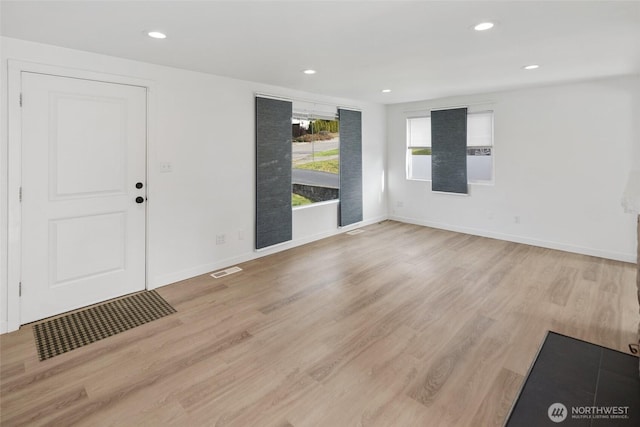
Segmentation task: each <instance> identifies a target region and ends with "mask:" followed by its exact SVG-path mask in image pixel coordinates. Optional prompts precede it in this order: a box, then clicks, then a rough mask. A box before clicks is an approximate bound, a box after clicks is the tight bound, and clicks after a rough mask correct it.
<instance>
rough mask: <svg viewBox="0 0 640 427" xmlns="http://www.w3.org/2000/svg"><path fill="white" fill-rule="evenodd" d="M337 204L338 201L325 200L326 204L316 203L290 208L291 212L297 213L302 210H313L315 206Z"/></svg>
mask: <svg viewBox="0 0 640 427" xmlns="http://www.w3.org/2000/svg"><path fill="white" fill-rule="evenodd" d="M338 203H340V199H334V200H327V201H326V202H316V203H311V204H310V205H302V206H292V207H291V210H294V211H299V210H303V209H310V208H315V207H317V206H326V205H337V204H338Z"/></svg>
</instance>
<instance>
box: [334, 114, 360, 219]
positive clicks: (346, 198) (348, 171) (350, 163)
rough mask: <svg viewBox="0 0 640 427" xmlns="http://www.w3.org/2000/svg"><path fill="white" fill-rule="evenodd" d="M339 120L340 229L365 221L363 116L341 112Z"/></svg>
mask: <svg viewBox="0 0 640 427" xmlns="http://www.w3.org/2000/svg"><path fill="white" fill-rule="evenodd" d="M338 114H339V117H340V212H339V219H338V225H339V226H340V227H344V226H346V225H349V224H354V223H356V222H360V221H362V113H361V112H360V111H352V110H342V109H339V110H338Z"/></svg>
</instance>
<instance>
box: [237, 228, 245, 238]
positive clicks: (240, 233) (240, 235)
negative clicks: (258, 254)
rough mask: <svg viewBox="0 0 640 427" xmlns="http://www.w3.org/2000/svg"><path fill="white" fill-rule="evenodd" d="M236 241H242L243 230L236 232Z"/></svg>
mask: <svg viewBox="0 0 640 427" xmlns="http://www.w3.org/2000/svg"><path fill="white" fill-rule="evenodd" d="M238 240H244V230H239V231H238Z"/></svg>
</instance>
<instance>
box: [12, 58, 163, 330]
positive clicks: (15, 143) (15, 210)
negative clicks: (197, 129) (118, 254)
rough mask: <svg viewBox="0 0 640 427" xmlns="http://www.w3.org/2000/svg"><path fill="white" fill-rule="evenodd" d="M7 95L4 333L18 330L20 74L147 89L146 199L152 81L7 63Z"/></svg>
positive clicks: (146, 264)
mask: <svg viewBox="0 0 640 427" xmlns="http://www.w3.org/2000/svg"><path fill="white" fill-rule="evenodd" d="M7 71H8V72H7V96H8V109H7V113H8V119H7V127H8V140H7V150H8V153H7V198H8V201H7V282H6V283H7V300H6V304H7V330H6V331H0V333H4V332H12V331H16V330H18V328H20V324H21V320H20V295H19V292H20V276H21V264H22V260H21V255H20V254H21V248H22V242H21V235H22V224H21V223H22V213H21V206H20V186H21V181H22V158H21V152H22V134H21V116H22V111H21V107H20V103H19V100H20V92H21V90H22V89H21V73H22V72H32V73H39V74H49V75H54V76H62V77H71V78H78V79H84V80H95V81H101V82H107V83H120V84H126V85H131V86H141V87H145V88H146V89H147V123H146V128H147V140H146V169H147V172H146V175H147V176H146V185H147V196H148V198H149V199H152V197H150V189H151V188H152V186H150V185H149V147H150V146H151V141H152V140H153V128H154V126H151V125H150V124H151V123H155V120H154V117H155V105H156V103H155V91H154V90H153V89H154V82H153V81H150V80H146V79H140V78H136V77H129V76H122V75H116V74H106V73H101V72H94V71H90V70H81V69H73V68H65V67H59V66H54V65H47V64H39V63H34V62H26V61H16V60H11V59H10V60H8V70H7ZM151 206H152V205H151V204H149V203H147V209H146V215H147V216H146V218H145V227H146V230H147V231H146V235H145V252H146V257H145V258H146V262H145V282H146V283H145V287H146V288H147V289H150V288H149V280H148V277H149V271H148V269H149V212H150V209H151ZM0 301H1V300H0Z"/></svg>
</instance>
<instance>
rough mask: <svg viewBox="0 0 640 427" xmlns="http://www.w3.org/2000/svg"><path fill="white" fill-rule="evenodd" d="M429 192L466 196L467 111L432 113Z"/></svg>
mask: <svg viewBox="0 0 640 427" xmlns="http://www.w3.org/2000/svg"><path fill="white" fill-rule="evenodd" d="M431 190H432V191H443V192H447V193H460V194H467V109H466V108H455V109H450V110H433V111H431Z"/></svg>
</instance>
